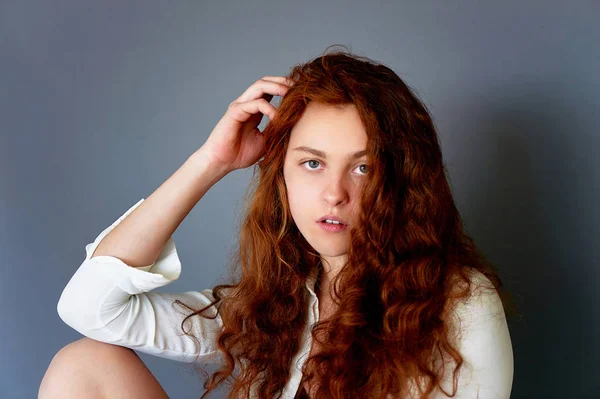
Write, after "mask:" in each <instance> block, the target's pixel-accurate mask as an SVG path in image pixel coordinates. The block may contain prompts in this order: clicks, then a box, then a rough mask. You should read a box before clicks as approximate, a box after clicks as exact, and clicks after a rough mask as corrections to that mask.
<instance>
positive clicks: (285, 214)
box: [177, 48, 509, 399]
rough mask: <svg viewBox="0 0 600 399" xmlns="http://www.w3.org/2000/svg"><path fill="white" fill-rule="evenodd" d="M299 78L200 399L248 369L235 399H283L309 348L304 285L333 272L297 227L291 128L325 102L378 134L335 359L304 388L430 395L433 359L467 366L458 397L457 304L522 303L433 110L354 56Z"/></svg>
mask: <svg viewBox="0 0 600 399" xmlns="http://www.w3.org/2000/svg"><path fill="white" fill-rule="evenodd" d="M328 49H329V48H328ZM288 78H290V79H291V80H292V81H293V82H294V85H293V86H292V87H291V88H290V89H289V91H288V92H287V93H286V95H285V96H284V97H283V99H282V101H281V103H280V105H279V107H278V111H277V117H276V118H275V119H273V120H272V121H270V123H269V124H268V125H267V127H266V128H265V130H264V132H263V134H264V136H265V140H266V143H265V144H266V145H265V154H264V158H263V159H262V160H260V161H259V162H258V163H257V164H256V166H255V174H254V175H253V178H252V184H251V188H252V190H251V193H250V195H249V197H248V199H247V203H246V209H245V215H244V218H243V223H242V225H241V228H240V233H239V249H238V250H237V252H236V254H235V259H233V260H232V264H231V266H230V268H231V269H230V271H231V272H232V274H231V276H237V277H235V278H234V277H232V281H234V282H233V283H232V284H222V285H217V286H215V287H214V289H213V294H214V297H215V301H214V302H213V303H212V304H211V305H209V306H212V305H217V309H218V313H219V314H220V316H221V318H222V322H223V329H222V330H221V331H220V333H219V334H218V337H217V345H218V348H219V350H220V351H221V352H222V353H223V354H224V356H223V358H224V359H225V363H224V364H223V365H222V367H221V368H220V369H218V370H217V371H215V373H213V375H212V376H211V378H210V381H208V382H205V383H204V388H206V389H207V391H206V392H205V393H204V394H203V395H202V397H201V399H202V398H204V397H206V395H207V394H208V393H209V392H211V391H212V390H214V389H216V387H217V386H219V385H220V384H222V383H223V382H224V381H225V380H226V379H228V378H229V377H230V376H232V375H233V372H234V370H235V369H236V368H239V370H240V371H241V373H240V375H238V376H236V377H235V378H234V379H233V384H232V389H231V393H230V394H229V396H228V398H238V397H247V396H249V395H248V394H249V390H250V386H254V388H253V389H256V392H257V393H258V396H259V397H261V398H273V397H277V396H278V395H279V394H280V393H281V391H282V389H283V387H284V386H285V384H286V383H287V382H288V379H289V377H290V368H291V359H292V358H293V357H294V355H295V354H296V353H297V352H298V351H299V350H300V349H301V348H300V338H301V335H302V331H303V329H305V323H306V320H307V312H308V309H307V302H306V300H307V299H306V298H307V296H306V295H307V292H306V287H305V282H306V281H307V278H309V276H310V275H311V273H315V272H320V270H321V269H322V265H321V262H320V258H319V255H318V254H317V253H315V251H314V249H313V248H312V247H311V246H310V245H309V244H308V242H307V241H306V240H305V239H304V237H303V236H302V235H301V234H300V232H299V230H298V228H297V227H296V225H295V223H294V221H293V219H292V217H291V213H290V209H289V206H288V200H287V194H286V188H285V183H284V178H283V164H284V158H285V154H286V151H287V145H288V142H289V138H290V132H291V129H292V127H293V126H294V125H295V124H296V123H297V122H298V120H299V119H300V117H301V116H302V114H303V112H304V110H305V109H306V106H307V105H308V104H309V103H310V102H312V101H316V102H319V103H323V104H327V105H331V106H344V105H354V106H356V109H357V111H358V114H359V115H360V118H361V121H362V123H363V125H364V127H365V130H366V133H367V140H368V144H367V159H368V160H369V172H368V176H369V177H368V178H367V179H365V183H364V186H363V191H362V197H361V211H360V215H359V219H358V220H359V223H357V224H356V225H355V227H353V228H352V230H351V231H350V239H351V245H350V251H349V253H348V261H347V264H346V266H345V267H344V268H343V269H342V270H341V271H340V273H339V274H338V275H337V276H336V278H335V279H334V280H333V281H332V290H334V291H332V292H334V298H340V299H339V301H338V300H337V299H336V303H338V305H339V308H338V310H337V311H336V313H335V315H334V316H333V317H332V318H331V319H330V320H328V321H325V322H319V323H318V324H317V326H316V327H315V328H313V331H312V334H313V338H314V339H315V340H318V341H319V343H320V344H321V348H322V349H321V352H320V353H317V354H316V355H314V356H312V357H310V358H309V359H308V360H307V363H306V365H305V369H304V370H305V372H304V377H305V379H307V380H311V379H314V380H315V381H316V382H317V385H318V392H317V393H316V396H317V397H319V398H321V397H327V398H342V397H344V392H352V396H353V397H369V398H381V399H384V398H385V397H386V395H387V394H392V395H394V396H395V397H396V396H398V397H404V396H406V395H408V394H409V385H410V383H409V382H410V381H414V380H419V381H420V383H419V384H420V385H419V388H418V389H419V391H420V393H421V395H422V397H426V396H427V395H428V394H429V393H431V392H432V391H433V390H434V389H435V387H436V386H438V384H439V382H440V381H441V378H442V370H441V367H442V366H441V365H439V364H438V363H437V362H436V361H434V360H435V359H438V360H439V359H440V358H444V357H446V356H447V357H449V358H451V360H453V363H454V364H455V366H456V367H455V368H454V372H453V384H454V385H453V391H452V392H451V393H447V395H449V396H454V395H455V393H456V389H457V379H458V372H459V370H460V369H461V366H462V364H463V358H462V356H461V354H460V352H459V351H458V350H457V348H456V347H455V346H454V345H453V343H454V340H453V337H455V336H456V335H455V333H456V332H457V330H456V327H457V326H456V325H455V323H454V320H453V318H452V317H450V314H451V313H452V309H453V307H454V305H455V304H456V303H457V302H458V301H460V300H464V299H465V298H466V299H468V297H469V295H470V292H471V284H473V283H474V281H475V280H474V275H475V274H476V273H479V275H483V276H485V277H486V278H487V279H484V281H489V283H490V284H489V285H490V286H489V288H490V289H494V290H497V292H498V293H499V294H500V297H501V298H502V301H503V303H504V304H506V303H507V301H508V299H509V296H508V294H506V293H503V292H502V291H503V290H502V291H501V290H500V287H501V286H502V282H501V280H500V278H499V276H498V273H497V271H496V269H495V267H494V266H493V265H491V264H490V263H489V262H488V261H487V260H486V259H485V257H484V256H483V255H482V254H481V253H480V251H479V250H478V249H477V248H476V246H475V244H474V242H473V240H472V239H471V238H470V237H469V236H468V235H467V234H466V233H465V231H464V228H463V224H462V220H461V216H460V214H459V211H458V209H457V208H456V205H455V203H454V200H453V197H452V193H451V189H450V186H449V184H448V181H447V176H446V175H447V171H446V169H445V166H444V164H443V161H442V153H441V150H440V145H439V142H438V138H437V133H436V130H435V127H434V124H433V121H432V119H431V117H430V115H429V113H428V111H427V109H426V107H425V105H424V104H423V103H422V102H421V101H420V100H419V99H418V98H417V96H416V95H415V94H414V93H413V91H412V90H411V89H410V88H409V87H408V86H407V84H406V83H405V82H403V81H402V79H400V78H399V77H398V76H397V75H396V74H395V73H394V72H393V71H392V70H391V69H390V68H388V67H387V66H385V65H382V64H380V63H377V62H374V61H372V60H370V59H368V58H366V57H361V56H358V55H356V54H352V53H350V52H349V51H345V50H337V51H331V52H328V51H327V50H326V51H325V53H323V55H321V56H319V57H317V58H315V59H313V60H311V61H310V62H307V63H304V64H300V65H297V66H295V67H293V68H292V69H291V72H290V73H289V75H288ZM256 170H258V177H257V178H256ZM177 302H178V303H179V304H182V303H181V302H179V301H177ZM184 306H186V307H187V305H184ZM209 306H207V307H205V308H203V309H200V310H195V309H193V310H194V312H193V313H192V314H190V315H188V316H187V317H186V319H187V318H189V317H205V318H214V317H215V316H214V315H212V316H211V315H205V314H203V313H204V312H205V311H206V310H207V309H208V308H209ZM188 308H189V307H188ZM265 309H268V310H269V311H268V312H267V311H265ZM184 322H185V319H184ZM182 328H183V323H182ZM434 364H437V366H434ZM200 369H201V370H202V371H203V372H204V370H203V369H202V368H200ZM204 373H205V372H204ZM321 376H327V378H321ZM440 388H441V386H440ZM300 389H303V388H302V386H301V387H300Z"/></svg>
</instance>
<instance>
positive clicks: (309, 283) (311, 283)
mask: <svg viewBox="0 0 600 399" xmlns="http://www.w3.org/2000/svg"><path fill="white" fill-rule="evenodd" d="M318 273H319V270H318V269H317V268H316V267H313V269H312V270H311V272H310V274H309V275H308V277H307V278H306V283H305V285H306V288H307V289H308V291H309V292H310V293H311V294H312V295H315V296H316V295H317V294H316V293H315V284H316V282H317V276H318Z"/></svg>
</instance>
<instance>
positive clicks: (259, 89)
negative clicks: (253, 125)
mask: <svg viewBox="0 0 600 399" xmlns="http://www.w3.org/2000/svg"><path fill="white" fill-rule="evenodd" d="M288 89H289V87H288V86H287V85H285V84H284V83H280V82H277V81H272V80H265V79H259V80H257V81H256V82H254V83H253V84H252V85H251V86H250V87H248V89H246V91H245V92H244V93H242V95H241V96H239V97H238V98H237V99H236V100H235V101H234V102H239V103H243V102H246V101H250V100H255V99H257V98H260V97H262V96H263V95H264V94H269V95H276V96H282V97H283V96H284V95H285V93H287V91H288Z"/></svg>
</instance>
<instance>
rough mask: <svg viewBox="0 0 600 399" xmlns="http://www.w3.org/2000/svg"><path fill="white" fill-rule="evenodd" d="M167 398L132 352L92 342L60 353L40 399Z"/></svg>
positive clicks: (82, 341) (74, 344) (79, 342)
mask: <svg viewBox="0 0 600 399" xmlns="http://www.w3.org/2000/svg"><path fill="white" fill-rule="evenodd" d="M115 393H118V395H119V397H122V398H129V397H131V398H134V397H147V398H168V396H167V394H166V393H165V392H164V390H163V389H162V387H161V386H160V384H159V383H158V381H157V380H156V379H155V378H154V376H153V375H152V373H151V372H150V370H148V368H147V367H146V365H145V364H144V363H143V362H142V360H141V359H140V358H139V356H138V355H137V354H136V353H135V352H134V351H133V350H131V349H129V348H124V347H121V346H117V345H111V344H106V343H103V342H99V341H95V340H93V339H90V338H82V339H79V340H77V341H74V342H72V343H70V344H68V345H66V346H65V347H63V348H62V349H61V350H59V351H58V352H57V353H56V355H55V356H54V358H53V359H52V361H51V362H50V366H49V367H48V370H47V371H46V374H45V375H44V378H43V379H42V382H41V385H40V389H39V392H38V398H39V399H46V398H59V397H60V398H71V397H73V398H75V397H77V398H90V399H101V398H106V397H114V395H115Z"/></svg>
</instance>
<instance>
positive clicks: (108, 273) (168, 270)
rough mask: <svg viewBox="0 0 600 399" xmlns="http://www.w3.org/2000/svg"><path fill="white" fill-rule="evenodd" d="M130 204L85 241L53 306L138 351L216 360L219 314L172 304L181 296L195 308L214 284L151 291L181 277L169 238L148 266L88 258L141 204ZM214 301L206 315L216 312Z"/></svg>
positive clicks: (68, 319) (77, 324)
mask: <svg viewBox="0 0 600 399" xmlns="http://www.w3.org/2000/svg"><path fill="white" fill-rule="evenodd" d="M143 201H144V199H143V198H142V199H141V200H140V201H138V202H137V203H136V204H135V205H133V206H132V207H131V208H129V209H128V210H127V211H126V212H125V213H124V214H123V215H122V216H120V217H119V218H118V219H117V220H116V221H115V222H113V223H112V224H111V225H110V226H108V227H107V228H106V229H104V230H103V231H102V232H101V233H100V234H99V235H98V236H97V237H96V238H95V239H94V241H93V242H92V243H89V244H87V245H86V246H85V251H86V256H85V259H84V261H83V263H82V264H81V265H80V266H79V268H78V269H77V271H76V272H75V274H74V275H73V276H72V277H71V279H70V280H69V282H68V283H67V285H66V287H65V288H64V290H63V292H62V294H61V296H60V299H59V301H58V305H57V312H58V315H59V317H60V318H61V319H62V320H63V321H64V322H65V323H66V324H67V325H69V326H70V327H72V328H73V329H75V330H76V331H78V332H79V333H81V334H82V335H84V336H86V337H89V338H92V339H95V340H97V341H101V342H106V343H110V344H114V345H119V346H124V347H127V348H131V349H133V350H136V351H140V352H143V353H147V354H150V355H155V356H159V357H163V358H167V359H170V360H174V361H179V362H186V363H191V362H194V361H196V362H203V363H212V362H217V361H219V353H218V351H217V348H216V337H217V334H218V332H219V330H220V328H221V327H222V323H221V317H220V315H217V317H216V318H215V319H205V318H203V317H200V316H199V315H196V316H193V317H191V318H189V319H187V320H186V322H185V324H184V329H185V331H186V332H187V333H188V334H191V335H193V336H194V337H195V339H193V338H191V337H189V336H187V335H185V333H184V332H183V330H182V329H181V328H182V324H181V323H182V321H183V319H184V318H185V316H187V315H188V314H190V313H191V311H190V310H188V309H187V308H185V307H182V306H180V305H178V304H175V303H174V302H175V300H179V301H181V302H183V303H184V304H186V305H188V306H190V307H192V308H193V309H195V310H197V309H200V308H203V307H205V306H207V305H208V304H209V303H210V302H212V301H213V299H214V297H213V294H212V289H205V290H203V291H201V292H198V291H189V292H184V293H178V294H166V293H159V292H153V290H154V289H156V288H159V287H163V286H165V285H167V284H169V283H171V282H173V281H175V280H177V279H178V278H179V275H180V274H181V262H180V260H179V256H178V254H177V249H176V247H175V242H174V241H173V238H172V237H170V238H169V240H168V241H167V243H166V244H165V246H164V248H163V249H162V251H161V253H160V255H159V256H158V258H157V260H156V261H155V262H154V263H153V264H151V265H148V266H144V267H131V266H129V265H127V264H125V263H124V262H123V261H122V260H120V259H118V258H116V257H112V256H95V257H94V258H91V256H92V254H93V253H94V251H95V249H96V247H97V246H98V245H99V244H100V242H101V241H102V239H103V238H104V237H105V236H106V235H107V234H108V233H110V231H111V230H112V229H114V228H115V227H116V226H117V225H118V224H119V223H120V222H121V221H123V220H124V219H125V217H127V215H129V214H130V213H131V212H132V211H133V210H134V209H135V208H136V207H137V206H139V204H141V203H142V202H143ZM215 313H216V309H215V307H214V306H212V307H211V308H210V309H209V310H208V311H205V312H204V314H208V315H210V316H214V315H215Z"/></svg>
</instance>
